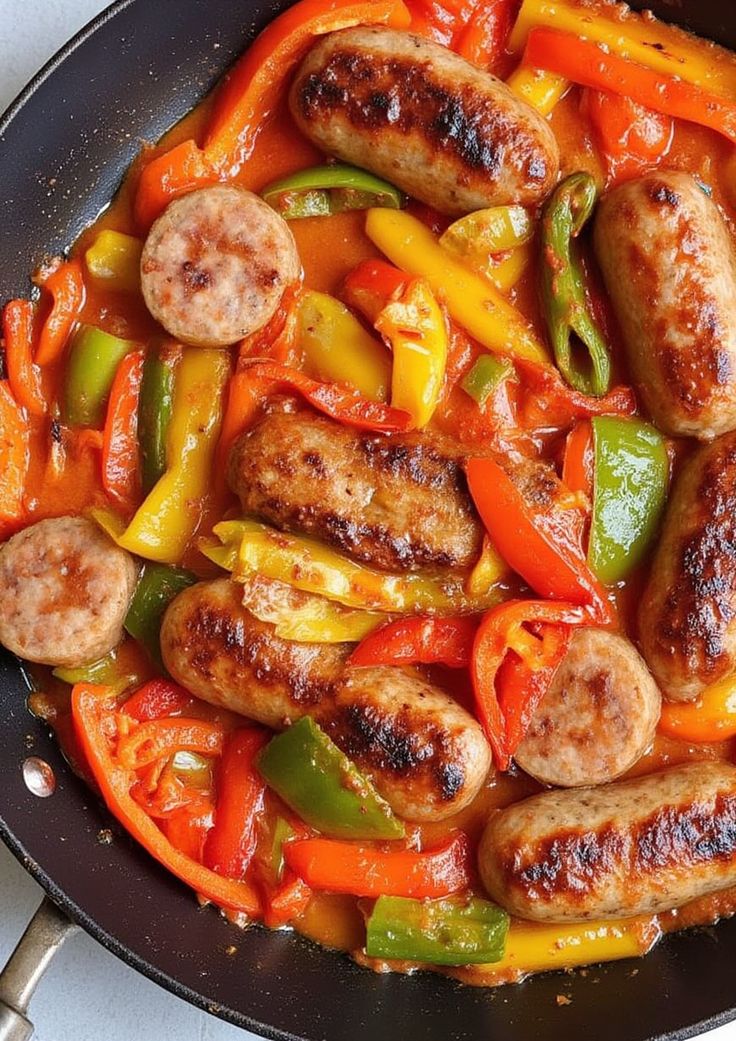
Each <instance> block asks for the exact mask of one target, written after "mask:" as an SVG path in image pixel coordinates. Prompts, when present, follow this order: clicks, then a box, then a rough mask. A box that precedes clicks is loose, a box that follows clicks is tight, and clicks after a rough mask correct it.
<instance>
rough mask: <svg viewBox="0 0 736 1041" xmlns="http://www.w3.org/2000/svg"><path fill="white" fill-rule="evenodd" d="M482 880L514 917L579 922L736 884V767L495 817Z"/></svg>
mask: <svg viewBox="0 0 736 1041" xmlns="http://www.w3.org/2000/svg"><path fill="white" fill-rule="evenodd" d="M478 858H479V868H480V874H481V879H482V881H483V884H484V886H485V887H486V889H487V890H488V893H489V894H490V896H491V897H492V898H493V899H494V900H496V901H497V902H498V903H499V904H501V906H502V907H505V908H506V910H507V911H509V912H510V913H511V914H513V915H517V916H518V917H519V918H528V919H531V920H532V921H539V922H570V921H572V922H582V921H586V920H588V919H594V918H630V917H632V916H633V915H639V914H654V913H656V912H657V911H666V910H670V909H672V908H677V907H682V905H683V904H686V903H689V901H691V900H694V899H695V898H696V897H699V896H704V895H705V894H707V893H714V892H716V891H717V890H719V889H725V888H727V887H728V886H732V885H734V884H735V883H736V767H734V766H732V765H731V764H730V763H720V762H713V761H711V762H700V763H688V764H686V765H685V766H678V767H673V768H671V769H669V770H665V771H663V772H662V773H656V774H650V775H648V776H646V777H638V778H636V779H635V780H632V781H619V782H617V783H616V784H607V785H603V786H602V787H600V788H576V789H567V790H563V791H550V792H543V793H542V794H541V795H534V796H532V797H531V798H530V799H525V800H524V801H523V802H518V803H515V804H514V805H513V806H509V807H507V808H506V809H505V810H500V811H499V812H497V813H496V814H494V815H493V816H492V817H491V818H490V820H489V822H488V824H487V825H486V829H485V832H484V833H483V837H482V839H481V843H480V847H479V851H478Z"/></svg>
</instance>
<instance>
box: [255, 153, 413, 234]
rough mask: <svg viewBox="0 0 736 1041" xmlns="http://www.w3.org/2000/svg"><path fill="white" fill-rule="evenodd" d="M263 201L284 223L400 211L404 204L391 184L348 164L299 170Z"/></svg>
mask: <svg viewBox="0 0 736 1041" xmlns="http://www.w3.org/2000/svg"><path fill="white" fill-rule="evenodd" d="M261 197H262V198H263V200H264V201H265V202H267V203H268V204H269V206H272V207H273V208H274V209H275V210H276V211H277V213H279V214H280V215H281V216H282V217H283V218H284V220H298V219H299V218H301V217H328V216H330V215H331V214H333V213H343V212H344V211H346V210H367V209H369V208H370V207H371V206H387V207H388V208H389V209H393V210H398V209H401V206H402V204H403V196H402V194H401V192H400V191H399V190H398V188H394V186H393V185H392V184H389V183H388V181H383V180H381V178H380V177H376V176H374V175H373V174H371V173H368V171H367V170H361V169H359V168H358V167H356V166H346V165H345V164H344V163H333V164H331V165H326V166H312V167H309V169H307V170H299V171H298V173H295V174H290V175H289V176H288V177H282V178H280V179H279V180H278V181H273V182H272V183H271V184H269V185H266V187H265V188H264V189H263V191H262V192H261Z"/></svg>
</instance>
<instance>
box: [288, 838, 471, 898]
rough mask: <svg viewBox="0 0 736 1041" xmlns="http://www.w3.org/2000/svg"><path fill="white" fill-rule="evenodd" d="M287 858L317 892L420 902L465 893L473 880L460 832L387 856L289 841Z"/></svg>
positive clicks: (321, 842)
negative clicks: (427, 847) (421, 848)
mask: <svg viewBox="0 0 736 1041" xmlns="http://www.w3.org/2000/svg"><path fill="white" fill-rule="evenodd" d="M284 856H285V857H286V863H287V864H288V865H289V867H290V868H291V869H292V870H293V871H294V872H296V874H297V875H298V876H299V878H302V879H303V880H304V881H305V882H307V883H308V885H309V886H311V888H312V889H315V890H326V891H327V892H330V893H352V894H353V895H354V896H362V897H375V898H378V897H379V896H410V897H415V898H416V899H418V900H424V899H427V900H430V899H433V898H435V897H441V896H449V894H450V893H457V892H459V891H460V890H462V889H466V888H467V887H468V885H469V884H470V880H471V877H472V868H471V857H470V846H469V843H468V840H467V837H466V836H465V835H464V834H463V833H462V832H457V833H456V834H455V835H453V836H451V837H450V838H449V839H447V840H445V842H443V843H442V845H441V846H437V847H435V848H434V849H431V850H424V851H422V852H421V853H417V852H415V851H414V850H408V849H403V850H391V851H389V852H385V851H383V850H380V849H376V848H375V847H374V846H363V845H359V844H358V843H354V842H341V841H339V840H337V839H321V838H319V839H300V840H297V841H295V842H287V843H286V845H285V847H284Z"/></svg>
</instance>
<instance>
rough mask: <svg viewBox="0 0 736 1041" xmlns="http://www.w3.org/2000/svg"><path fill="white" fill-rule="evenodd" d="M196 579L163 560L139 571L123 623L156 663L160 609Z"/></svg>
mask: <svg viewBox="0 0 736 1041" xmlns="http://www.w3.org/2000/svg"><path fill="white" fill-rule="evenodd" d="M196 581H197V576H196V575H194V574H192V572H191V571H186V570H185V569H184V568H178V567H167V566H166V565H165V564H150V563H149V564H146V565H145V567H144V568H143V571H142V572H141V577H140V578H139V579H138V585H137V586H136V589H135V593H134V594H133V599H132V600H131V602H130V607H129V608H128V613H127V615H126V616H125V623H124V624H125V629H126V631H127V632H128V633H130V635H131V636H132V637H133V639H134V640H137V641H138V642H139V643H140V644H142V645H143V647H144V648H145V649H146V651H147V652H148V654H149V656H150V657H151V660H152V661H153V662H155V664H156V665H158V666H159V667H163V662H162V661H161V644H160V640H159V637H160V634H161V621H162V619H163V616H164V612H165V610H166V608H167V607H168V606H169V604H170V603H171V601H172V600H173V599H174V597H175V596H178V594H179V593H181V592H182V591H183V590H184V589H187V588H188V587H189V586H191V585H194V583H195V582H196ZM95 682H102V681H95Z"/></svg>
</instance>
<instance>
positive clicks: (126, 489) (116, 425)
mask: <svg viewBox="0 0 736 1041" xmlns="http://www.w3.org/2000/svg"><path fill="white" fill-rule="evenodd" d="M144 360H145V354H144V352H143V351H131V353H130V354H126V356H125V357H124V358H123V360H122V361H121V362H120V365H119V366H118V371H117V372H116V373H115V379H114V380H113V384H112V387H111V389H110V400H109V402H108V405H107V417H106V419H105V429H104V432H103V441H102V486H103V488H104V489H105V491H106V492H107V494H108V495H109V496H110V498H111V499H113V500H114V501H115V502H116V503H117V504H118V505H119V506H121V507H122V508H123V509H125V510H132V509H134V508H135V506H137V504H138V502H139V500H140V496H141V468H140V452H139V447H138V401H139V398H140V395H141V381H142V379H143V363H144Z"/></svg>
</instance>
